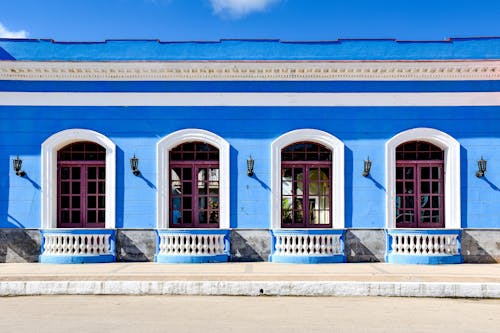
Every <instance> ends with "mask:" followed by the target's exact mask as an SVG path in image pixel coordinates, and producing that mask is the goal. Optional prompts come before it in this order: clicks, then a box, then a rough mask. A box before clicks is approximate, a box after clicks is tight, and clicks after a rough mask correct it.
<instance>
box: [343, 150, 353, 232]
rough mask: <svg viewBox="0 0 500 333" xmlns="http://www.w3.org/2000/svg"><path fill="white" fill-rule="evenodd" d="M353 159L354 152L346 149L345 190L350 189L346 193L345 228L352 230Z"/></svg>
mask: <svg viewBox="0 0 500 333" xmlns="http://www.w3.org/2000/svg"><path fill="white" fill-rule="evenodd" d="M353 172H354V171H353V157H352V150H351V149H349V148H347V146H345V147H344V189H350V190H347V191H344V203H345V207H344V212H345V221H344V227H345V228H352V214H353V211H352V210H353V207H352V187H353Z"/></svg>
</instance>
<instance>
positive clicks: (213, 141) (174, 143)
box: [157, 129, 230, 229]
mask: <svg viewBox="0 0 500 333" xmlns="http://www.w3.org/2000/svg"><path fill="white" fill-rule="evenodd" d="M188 143H189V144H195V145H196V144H199V145H200V146H205V145H208V146H211V147H214V148H215V149H216V150H218V156H217V158H216V159H217V164H218V182H219V183H218V186H219V196H218V210H219V212H218V214H219V216H218V222H219V224H218V227H219V228H222V229H227V228H229V227H230V222H229V218H230V217H229V198H230V193H229V170H230V169H229V151H230V146H229V143H228V142H227V141H226V140H224V139H223V138H221V137H220V136H218V135H216V134H214V133H211V132H209V131H206V130H202V129H184V130H180V131H177V132H174V133H172V134H169V135H167V136H166V137H165V138H163V139H162V140H160V141H159V142H158V144H157V156H158V161H157V168H158V171H157V184H158V190H157V207H158V210H157V226H158V228H159V229H167V228H170V227H171V226H172V225H171V223H170V222H171V219H172V218H173V215H172V216H171V213H173V212H171V211H170V210H171V207H170V205H171V204H172V202H171V199H172V198H171V193H170V190H171V184H170V180H171V176H174V175H173V174H171V171H170V170H171V165H170V164H171V163H172V164H173V165H175V163H177V162H178V161H175V160H176V159H177V158H176V156H177V155H178V154H184V151H185V150H184V148H186V147H187V146H184V145H183V144H188ZM205 147H206V146H205ZM186 149H187V148H186ZM202 150H203V149H202ZM185 152H186V153H187V155H186V156H187V157H189V158H190V159H191V157H190V156H191V155H190V154H191V153H194V151H187V150H186V151H185ZM214 153H215V151H214V150H212V151H211V154H212V155H209V154H210V152H206V154H207V155H206V156H205V157H206V158H208V159H209V160H212V162H213V159H214V156H215V155H213V154H214ZM200 154H201V155H199V157H200V158H202V159H203V156H204V155H203V152H200ZM193 158H195V156H194V155H193ZM207 170H208V172H209V171H210V170H209V169H207ZM198 171H199V170H198ZM191 172H193V171H192V170H191ZM177 176H178V175H177ZM181 200H182V199H181ZM195 209H199V206H198V207H195ZM209 211H210V210H207V214H208V213H209Z"/></svg>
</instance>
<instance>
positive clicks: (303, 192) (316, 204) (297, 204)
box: [281, 142, 332, 228]
mask: <svg viewBox="0 0 500 333" xmlns="http://www.w3.org/2000/svg"><path fill="white" fill-rule="evenodd" d="M331 166H332V152H331V150H330V149H328V148H326V147H325V146H323V145H321V144H317V143H314V142H298V143H294V144H291V145H289V146H287V147H285V148H283V149H282V150H281V227H282V228H321V227H323V228H329V227H331V224H332V214H331V205H330V203H331V201H332V195H331V188H330V185H331V174H332V170H331Z"/></svg>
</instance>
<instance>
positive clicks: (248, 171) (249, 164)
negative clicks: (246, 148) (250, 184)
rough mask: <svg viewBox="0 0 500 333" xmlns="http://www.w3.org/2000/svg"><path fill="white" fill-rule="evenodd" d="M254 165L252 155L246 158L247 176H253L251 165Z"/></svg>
mask: <svg viewBox="0 0 500 333" xmlns="http://www.w3.org/2000/svg"><path fill="white" fill-rule="evenodd" d="M254 165H255V161H254V159H253V158H252V155H250V157H249V158H248V160H247V175H248V176H253V167H254Z"/></svg>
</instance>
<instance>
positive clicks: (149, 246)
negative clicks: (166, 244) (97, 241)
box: [116, 229, 156, 262]
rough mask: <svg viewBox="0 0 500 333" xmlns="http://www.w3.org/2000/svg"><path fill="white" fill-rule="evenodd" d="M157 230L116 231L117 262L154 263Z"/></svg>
mask: <svg viewBox="0 0 500 333" xmlns="http://www.w3.org/2000/svg"><path fill="white" fill-rule="evenodd" d="M155 254H156V230H154V229H116V261H129V262H140V261H154V257H155Z"/></svg>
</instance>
